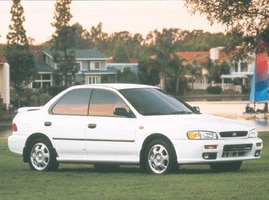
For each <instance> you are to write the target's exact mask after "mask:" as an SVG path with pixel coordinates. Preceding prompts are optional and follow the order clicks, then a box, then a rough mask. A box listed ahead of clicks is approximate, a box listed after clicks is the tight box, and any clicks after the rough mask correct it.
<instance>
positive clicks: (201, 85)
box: [177, 47, 256, 93]
mask: <svg viewBox="0 0 269 200" xmlns="http://www.w3.org/2000/svg"><path fill="white" fill-rule="evenodd" d="M223 49H224V48H223V47H217V48H211V49H210V50H209V51H202V52H177V55H178V57H180V58H183V59H185V62H186V63H185V64H193V65H196V66H201V67H202V68H201V74H200V75H199V76H196V77H195V80H194V83H193V86H194V89H206V88H207V87H208V86H209V85H210V84H209V83H208V70H207V69H206V68H205V67H204V66H205V64H206V62H208V60H211V62H213V63H214V62H215V63H222V62H227V63H228V64H229V65H230V73H229V74H223V75H221V77H220V78H221V79H222V83H220V84H216V83H213V85H218V86H220V87H221V88H222V90H223V91H224V90H233V91H236V92H239V93H241V92H242V90H243V88H242V87H244V88H250V86H251V79H252V76H253V72H254V66H255V57H256V56H255V55H254V54H248V55H247V57H246V58H244V59H241V60H237V61H235V60H234V59H233V58H234V56H235V55H236V52H232V53H231V54H229V55H227V54H226V53H224V52H223ZM235 79H238V80H239V82H240V84H238V85H236V84H234V83H233V81H234V80H235ZM225 80H227V81H225ZM226 82H228V83H226Z"/></svg>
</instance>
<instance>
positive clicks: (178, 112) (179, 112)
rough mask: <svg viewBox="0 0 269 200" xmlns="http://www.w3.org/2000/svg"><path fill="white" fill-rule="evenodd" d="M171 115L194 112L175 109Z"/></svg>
mask: <svg viewBox="0 0 269 200" xmlns="http://www.w3.org/2000/svg"><path fill="white" fill-rule="evenodd" d="M169 114H170V115H178V114H179V115H182V114H192V112H190V111H175V112H172V113H169Z"/></svg>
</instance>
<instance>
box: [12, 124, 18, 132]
mask: <svg viewBox="0 0 269 200" xmlns="http://www.w3.org/2000/svg"><path fill="white" fill-rule="evenodd" d="M12 131H14V132H16V131H18V128H17V125H16V124H15V123H12Z"/></svg>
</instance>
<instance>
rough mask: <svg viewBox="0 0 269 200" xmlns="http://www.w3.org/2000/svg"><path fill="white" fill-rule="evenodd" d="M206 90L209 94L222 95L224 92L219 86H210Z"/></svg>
mask: <svg viewBox="0 0 269 200" xmlns="http://www.w3.org/2000/svg"><path fill="white" fill-rule="evenodd" d="M206 90H207V92H208V93H209V94H220V93H221V92H222V90H221V87H219V86H208V87H207V88H206Z"/></svg>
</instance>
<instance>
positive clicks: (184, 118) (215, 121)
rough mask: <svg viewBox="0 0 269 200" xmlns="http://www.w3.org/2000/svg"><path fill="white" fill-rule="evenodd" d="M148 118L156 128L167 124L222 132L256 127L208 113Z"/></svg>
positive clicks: (176, 127) (185, 128) (184, 128)
mask: <svg viewBox="0 0 269 200" xmlns="http://www.w3.org/2000/svg"><path fill="white" fill-rule="evenodd" d="M146 118H147V117H146ZM150 118H151V119H150ZM148 120H150V122H151V124H152V125H153V126H155V127H156V128H159V129H162V128H161V127H162V126H163V125H164V124H165V126H166V128H167V126H169V127H170V129H171V131H172V129H174V130H175V129H180V130H182V131H189V130H207V131H215V132H222V131H235V130H236V131H249V130H251V129H253V128H255V127H251V126H249V125H246V124H244V123H240V122H238V121H235V120H231V119H227V118H223V117H216V116H212V115H206V114H185V115H167V116H151V117H149V118H148ZM148 120H146V121H148ZM148 122H149V121H148Z"/></svg>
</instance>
